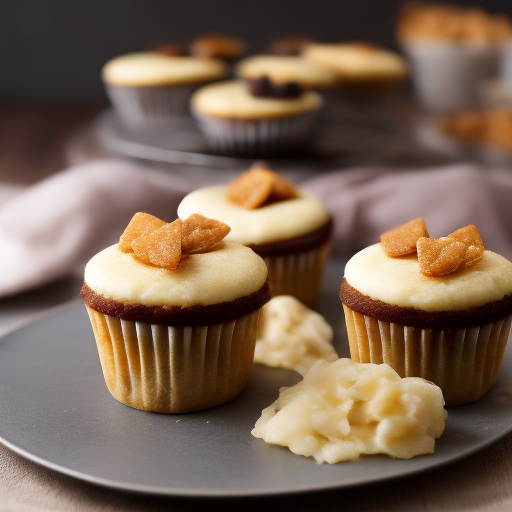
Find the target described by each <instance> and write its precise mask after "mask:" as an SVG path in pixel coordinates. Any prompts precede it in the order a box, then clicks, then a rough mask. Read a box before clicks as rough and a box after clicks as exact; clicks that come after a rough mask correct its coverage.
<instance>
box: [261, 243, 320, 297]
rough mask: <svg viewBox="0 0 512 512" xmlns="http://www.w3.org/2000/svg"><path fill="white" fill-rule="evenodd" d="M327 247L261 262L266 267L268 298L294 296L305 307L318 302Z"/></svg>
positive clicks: (271, 257) (267, 258) (269, 258)
mask: <svg viewBox="0 0 512 512" xmlns="http://www.w3.org/2000/svg"><path fill="white" fill-rule="evenodd" d="M329 250H330V243H326V244H323V245H321V246H320V247H317V248H315V249H311V250H309V251H305V252H299V253H296V254H286V255H282V256H279V255H278V256H268V257H266V258H263V259H264V260H265V263H266V264H267V267H268V284H269V286H270V296H271V297H275V296H277V295H293V296H294V297H295V298H297V299H299V300H300V301H301V302H302V303H304V304H306V306H309V307H314V306H315V305H316V303H317V301H318V294H319V292H320V285H321V283H322V274H323V270H324V264H325V260H326V259H327V256H328V255H329Z"/></svg>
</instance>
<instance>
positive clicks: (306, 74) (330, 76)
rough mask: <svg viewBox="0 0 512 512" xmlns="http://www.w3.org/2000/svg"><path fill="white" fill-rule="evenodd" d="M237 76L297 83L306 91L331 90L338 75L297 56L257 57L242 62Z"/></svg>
mask: <svg viewBox="0 0 512 512" xmlns="http://www.w3.org/2000/svg"><path fill="white" fill-rule="evenodd" d="M237 74H238V75H239V76H241V77H242V78H248V79H253V80H254V79H259V78H261V77H264V76H266V77H268V78H269V79H270V80H272V81H273V82H278V83H285V82H297V83H298V84H299V85H300V86H302V87H303V88H305V89H315V88H329V87H332V86H334V85H335V83H336V81H337V78H336V74H335V73H334V72H333V71H331V70H330V69H327V68H326V67H324V66H321V65H319V64H317V63H316V62H313V61H310V60H306V59H303V58H301V57H295V56H284V55H256V56H254V57H249V58H247V59H244V60H242V61H241V62H240V64H239V65H238V66H237Z"/></svg>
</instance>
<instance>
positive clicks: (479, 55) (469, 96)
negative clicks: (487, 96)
mask: <svg viewBox="0 0 512 512" xmlns="http://www.w3.org/2000/svg"><path fill="white" fill-rule="evenodd" d="M404 50H405V52H406V54H407V55H408V57H409V60H410V61H411V71H412V81H413V84H414V86H415V89H416V92H417V95H418V98H419V100H420V102H421V103H422V105H423V106H424V107H427V108H429V109H432V110H437V111H441V112H444V111H455V110H461V109H464V108H469V107H472V106H475V105H478V103H479V101H478V99H479V98H478V86H479V85H480V84H481V83H482V82H485V80H486V79H489V78H492V77H494V76H496V75H497V74H498V71H499V62H500V52H499V50H498V49H497V48H496V47H495V46H494V45H458V44H447V45H439V44H429V43H426V42H425V43H412V44H405V45H404Z"/></svg>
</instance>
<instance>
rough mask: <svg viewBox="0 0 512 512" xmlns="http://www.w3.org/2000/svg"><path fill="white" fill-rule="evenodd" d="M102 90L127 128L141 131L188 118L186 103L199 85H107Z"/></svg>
mask: <svg viewBox="0 0 512 512" xmlns="http://www.w3.org/2000/svg"><path fill="white" fill-rule="evenodd" d="M201 85H202V84H201ZM105 88H106V90H107V94H108V97H109V98H110V101H111V102H112V105H113V106H114V108H115V110H116V112H117V114H118V116H119V117H120V119H121V121H123V123H125V124H127V125H128V126H132V127H143V126H148V125H159V124H165V123H166V122H169V121H170V120H172V118H174V117H184V116H188V115H189V110H188V100H189V98H190V96H191V95H192V93H193V92H194V91H195V90H196V89H197V88H198V85H197V84H184V85H168V86H154V87H120V86H114V85H110V84H107V83H106V84H105Z"/></svg>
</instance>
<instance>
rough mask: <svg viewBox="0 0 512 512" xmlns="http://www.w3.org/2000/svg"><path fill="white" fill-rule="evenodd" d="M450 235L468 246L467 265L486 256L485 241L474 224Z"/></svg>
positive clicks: (465, 264) (465, 262)
mask: <svg viewBox="0 0 512 512" xmlns="http://www.w3.org/2000/svg"><path fill="white" fill-rule="evenodd" d="M448 237H450V238H453V239H454V240H457V241H458V242H461V243H463V244H464V245H465V246H466V247H467V250H466V254H465V255H464V262H463V263H464V266H465V267H468V266H470V265H473V264H475V263H477V262H478V261H480V260H481V259H482V258H483V257H484V250H485V247H484V243H483V242H482V238H481V237H480V233H479V232H478V229H477V227H476V226H474V225H473V224H470V225H469V226H466V227H464V228H461V229H458V230H457V231H454V232H453V233H450V234H449V235H448Z"/></svg>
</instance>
